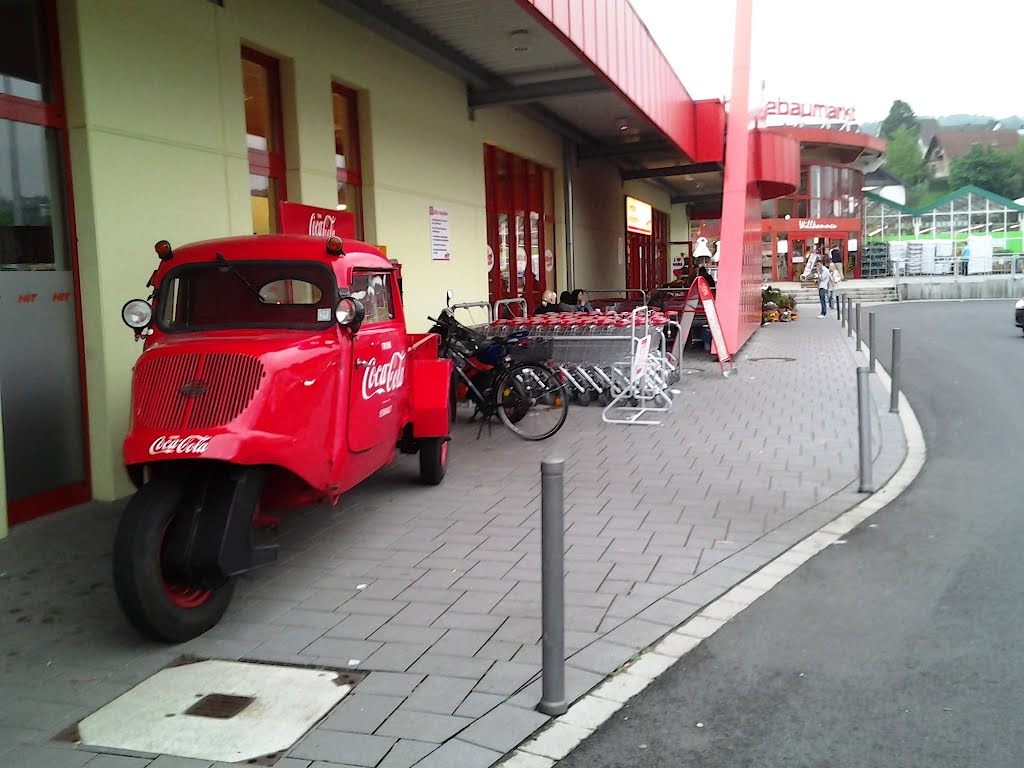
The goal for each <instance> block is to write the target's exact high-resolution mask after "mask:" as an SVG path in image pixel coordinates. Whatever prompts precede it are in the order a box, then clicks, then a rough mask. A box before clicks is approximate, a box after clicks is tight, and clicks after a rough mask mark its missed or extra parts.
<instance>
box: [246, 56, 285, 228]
mask: <svg viewBox="0 0 1024 768" xmlns="http://www.w3.org/2000/svg"><path fill="white" fill-rule="evenodd" d="M242 83H243V93H244V95H245V141H246V147H247V148H248V151H249V200H250V202H251V204H252V231H253V234H256V235H266V234H269V233H271V232H278V231H280V229H279V222H278V220H277V217H278V203H279V202H280V201H281V200H286V199H288V196H287V190H286V188H285V162H284V131H283V129H282V119H281V72H280V67H279V66H278V61H277V59H274V58H272V57H270V56H267V55H266V54H263V53H260V52H259V51H254V50H252V49H251V48H244V47H243V48H242Z"/></svg>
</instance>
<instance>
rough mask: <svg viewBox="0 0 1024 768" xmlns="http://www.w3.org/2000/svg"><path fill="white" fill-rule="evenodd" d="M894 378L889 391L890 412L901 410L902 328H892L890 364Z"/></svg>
mask: <svg viewBox="0 0 1024 768" xmlns="http://www.w3.org/2000/svg"><path fill="white" fill-rule="evenodd" d="M889 378H890V379H892V382H891V391H890V393H889V413H899V412H900V329H899V328H893V329H892V365H890V366H889Z"/></svg>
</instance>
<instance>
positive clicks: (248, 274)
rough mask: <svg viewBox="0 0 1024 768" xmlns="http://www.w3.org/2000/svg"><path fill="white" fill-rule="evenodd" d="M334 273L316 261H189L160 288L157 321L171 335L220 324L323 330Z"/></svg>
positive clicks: (331, 306) (329, 318)
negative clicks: (194, 262)
mask: <svg viewBox="0 0 1024 768" xmlns="http://www.w3.org/2000/svg"><path fill="white" fill-rule="evenodd" d="M337 295H338V290H337V285H336V283H335V278H334V274H333V273H332V272H331V270H330V269H328V268H327V267H326V266H325V265H323V264H318V263H315V262H279V261H228V260H226V259H222V260H220V261H217V262H211V263H203V264H188V265H184V266H181V267H178V268H177V269H174V270H172V271H171V272H169V273H168V274H167V277H165V278H164V280H163V283H162V284H161V286H160V296H159V311H158V322H159V325H160V328H161V329H162V330H164V331H167V332H169V333H182V332H186V331H198V330H217V329H222V328H299V329H308V330H314V329H315V330H320V329H323V328H326V327H328V326H330V324H331V323H332V322H333V321H334V310H335V304H336V303H337Z"/></svg>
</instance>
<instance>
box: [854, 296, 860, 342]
mask: <svg viewBox="0 0 1024 768" xmlns="http://www.w3.org/2000/svg"><path fill="white" fill-rule="evenodd" d="M854 318H855V322H856V323H857V351H858V352H860V345H861V340H860V336H861V334H860V302H859V301H858V302H857V310H856V312H855V313H854Z"/></svg>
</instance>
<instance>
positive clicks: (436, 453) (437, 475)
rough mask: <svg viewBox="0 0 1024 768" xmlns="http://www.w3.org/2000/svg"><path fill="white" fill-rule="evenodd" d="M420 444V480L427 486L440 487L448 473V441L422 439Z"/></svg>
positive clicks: (445, 439)
mask: <svg viewBox="0 0 1024 768" xmlns="http://www.w3.org/2000/svg"><path fill="white" fill-rule="evenodd" d="M419 444H420V479H421V480H422V481H423V482H424V483H426V484H427V485H440V483H441V481H442V480H444V475H445V472H447V471H448V439H447V438H444V437H424V438H421V439H420V440H419Z"/></svg>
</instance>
